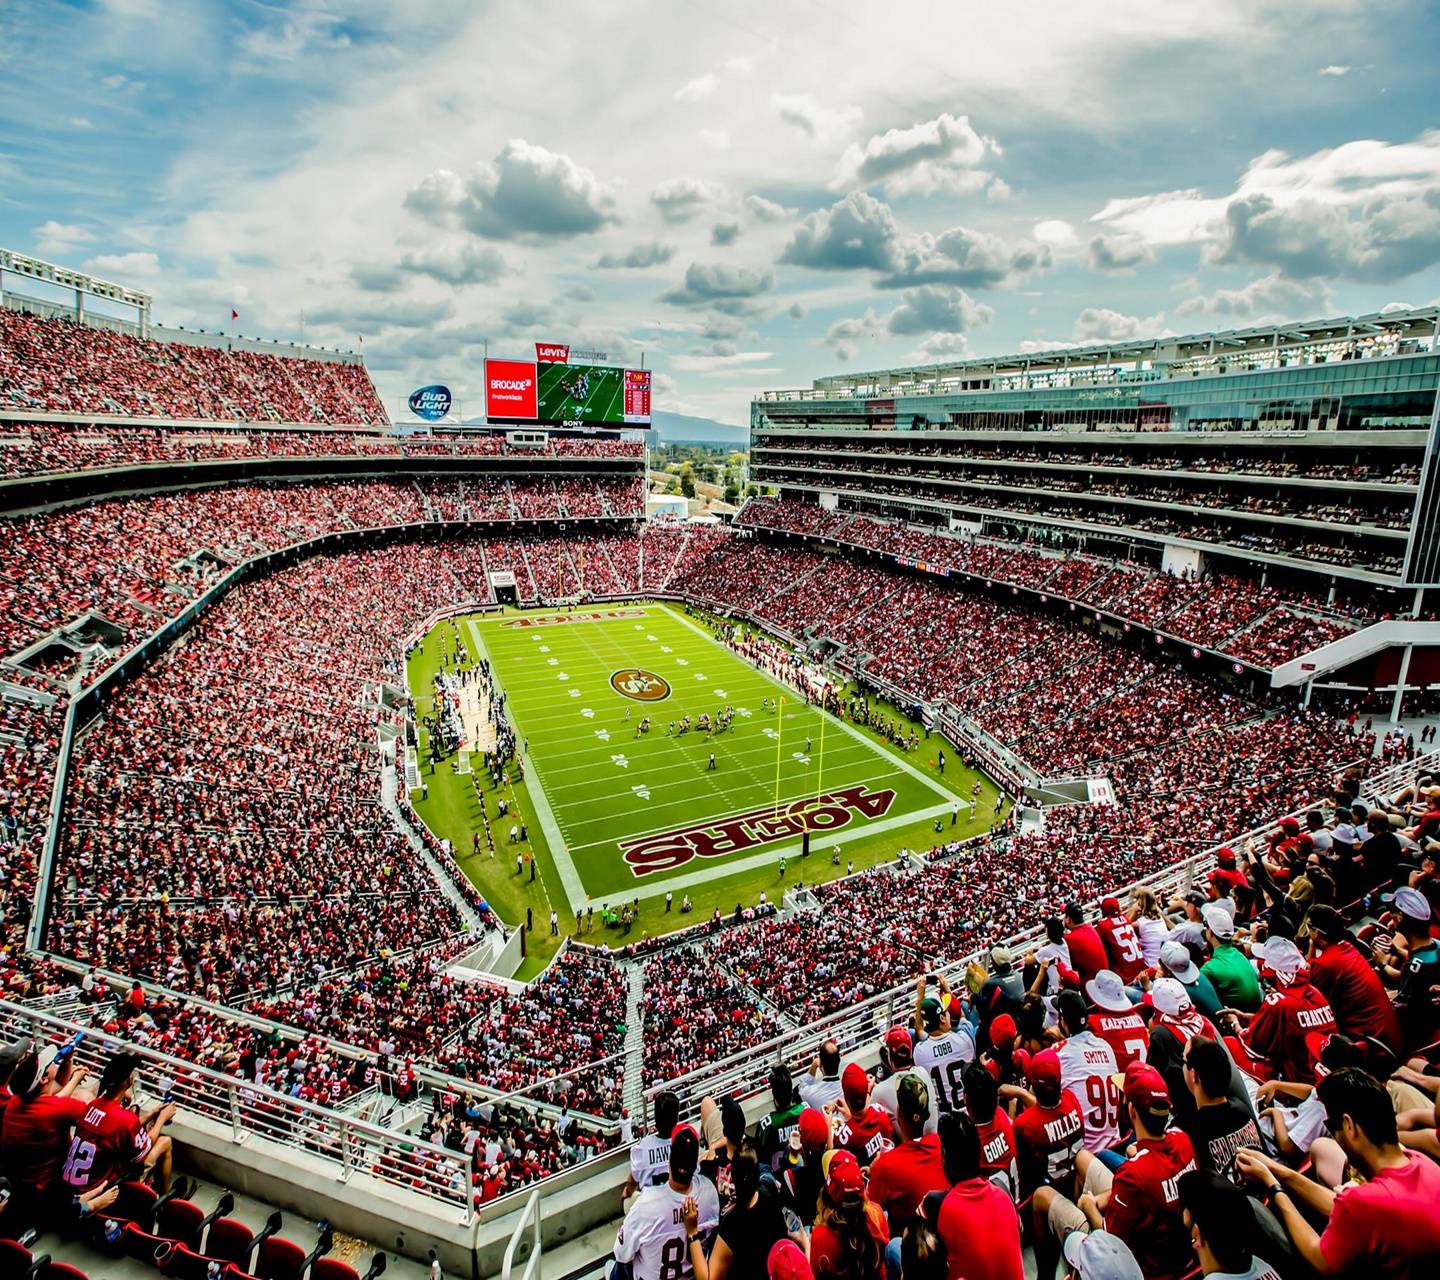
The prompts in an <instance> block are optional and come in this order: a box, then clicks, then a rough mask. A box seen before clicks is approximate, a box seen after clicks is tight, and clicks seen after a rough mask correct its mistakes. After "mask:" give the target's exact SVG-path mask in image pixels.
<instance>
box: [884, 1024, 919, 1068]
mask: <svg viewBox="0 0 1440 1280" xmlns="http://www.w3.org/2000/svg"><path fill="white" fill-rule="evenodd" d="M885 1047H886V1048H887V1049H888V1050H890V1056H891V1057H892V1058H893V1057H894V1056H895V1055H896V1054H897V1053H898V1054H900V1055H901V1056H902V1057H903V1058H904V1059H905V1061H906V1062H909V1061H910V1059H911V1057H912V1055H913V1054H914V1052H915V1042H914V1041H913V1040H911V1038H910V1029H909V1028H908V1027H891V1028H890V1030H889V1031H887V1032H886V1033H885Z"/></svg>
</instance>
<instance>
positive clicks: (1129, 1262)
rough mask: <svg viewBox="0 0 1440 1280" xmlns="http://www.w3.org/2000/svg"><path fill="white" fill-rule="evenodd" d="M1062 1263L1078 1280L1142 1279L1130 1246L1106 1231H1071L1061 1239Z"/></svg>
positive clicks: (1138, 1265) (1142, 1276)
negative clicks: (1063, 1252)
mask: <svg viewBox="0 0 1440 1280" xmlns="http://www.w3.org/2000/svg"><path fill="white" fill-rule="evenodd" d="M1065 1261H1066V1262H1068V1263H1069V1264H1070V1265H1071V1266H1072V1267H1073V1268H1074V1269H1075V1273H1076V1274H1077V1275H1078V1276H1079V1277H1080V1280H1144V1275H1143V1273H1142V1272H1141V1270H1140V1264H1139V1263H1138V1262H1136V1261H1135V1255H1134V1254H1133V1253H1131V1252H1130V1246H1129V1245H1127V1244H1126V1243H1125V1241H1123V1240H1122V1239H1120V1237H1119V1236H1113V1235H1111V1234H1110V1233H1109V1232H1108V1231H1091V1232H1088V1233H1087V1232H1084V1231H1072V1232H1071V1233H1070V1234H1069V1235H1068V1236H1066V1237H1065Z"/></svg>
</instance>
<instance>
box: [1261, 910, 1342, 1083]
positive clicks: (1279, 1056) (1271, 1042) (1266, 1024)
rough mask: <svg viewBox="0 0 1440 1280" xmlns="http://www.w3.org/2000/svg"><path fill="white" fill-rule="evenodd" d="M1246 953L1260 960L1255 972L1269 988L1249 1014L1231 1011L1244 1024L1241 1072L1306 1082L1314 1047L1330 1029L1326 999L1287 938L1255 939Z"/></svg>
mask: <svg viewBox="0 0 1440 1280" xmlns="http://www.w3.org/2000/svg"><path fill="white" fill-rule="evenodd" d="M1250 954H1251V955H1252V956H1254V957H1255V959H1257V960H1259V961H1261V962H1262V965H1263V967H1262V969H1261V975H1262V976H1263V977H1268V978H1270V979H1271V980H1272V981H1273V983H1274V986H1275V989H1274V990H1273V991H1271V992H1270V993H1269V994H1268V995H1267V996H1266V997H1265V998H1264V999H1263V1000H1262V1001H1261V1003H1260V1008H1259V1009H1258V1010H1257V1011H1256V1012H1255V1013H1254V1014H1248V1015H1247V1014H1237V1016H1238V1017H1240V1018H1242V1019H1248V1023H1249V1025H1248V1026H1246V1028H1245V1030H1244V1032H1243V1033H1242V1035H1241V1042H1242V1044H1243V1045H1244V1047H1245V1049H1246V1051H1247V1052H1248V1053H1250V1054H1251V1055H1253V1056H1252V1059H1251V1061H1250V1062H1249V1063H1247V1064H1245V1067H1246V1070H1247V1071H1249V1073H1250V1074H1251V1075H1253V1076H1256V1077H1257V1078H1259V1079H1272V1078H1273V1079H1277V1080H1309V1079H1310V1078H1311V1077H1312V1076H1313V1075H1314V1074H1315V1064H1316V1063H1317V1062H1319V1060H1320V1046H1321V1045H1322V1044H1323V1043H1324V1041H1325V1037H1326V1036H1328V1035H1329V1034H1330V1033H1331V1032H1333V1031H1334V1030H1335V1029H1336V1028H1335V1014H1334V1011H1333V1010H1332V1009H1331V1008H1330V1002H1329V1001H1328V1000H1327V999H1326V998H1325V996H1324V994H1323V993H1322V992H1321V991H1320V990H1319V989H1318V988H1317V987H1314V986H1312V985H1311V984H1310V975H1309V970H1308V968H1307V966H1306V962H1305V957H1304V956H1303V955H1302V954H1301V952H1300V948H1299V947H1297V946H1296V945H1295V944H1294V943H1293V942H1292V941H1291V940H1290V939H1289V938H1271V939H1269V941H1267V942H1263V943H1261V942H1257V943H1256V944H1255V945H1254V946H1252V947H1251V948H1250ZM1255 1057H1258V1058H1261V1059H1263V1060H1264V1064H1263V1065H1262V1063H1260V1062H1256V1061H1255V1060H1254V1058H1255Z"/></svg>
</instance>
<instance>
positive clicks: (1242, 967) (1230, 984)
mask: <svg viewBox="0 0 1440 1280" xmlns="http://www.w3.org/2000/svg"><path fill="white" fill-rule="evenodd" d="M1200 972H1201V973H1203V974H1204V975H1205V976H1206V977H1207V978H1209V979H1210V981H1211V982H1212V983H1214V984H1215V990H1216V991H1218V992H1219V993H1220V999H1221V1000H1223V1001H1224V1002H1225V1005H1226V1007H1227V1008H1230V1009H1243V1010H1245V1011H1246V1012H1247V1013H1253V1012H1254V1011H1255V1010H1256V1009H1258V1008H1259V1007H1260V979H1259V978H1258V977H1256V976H1255V966H1254V965H1252V964H1251V963H1250V961H1249V958H1248V957H1247V956H1246V955H1245V953H1244V952H1243V951H1241V950H1240V948H1239V947H1236V946H1233V945H1232V944H1231V943H1228V942H1222V943H1220V944H1218V945H1217V946H1216V948H1215V954H1214V955H1213V956H1211V957H1210V959H1208V960H1207V961H1206V962H1205V963H1204V964H1203V965H1201V966H1200Z"/></svg>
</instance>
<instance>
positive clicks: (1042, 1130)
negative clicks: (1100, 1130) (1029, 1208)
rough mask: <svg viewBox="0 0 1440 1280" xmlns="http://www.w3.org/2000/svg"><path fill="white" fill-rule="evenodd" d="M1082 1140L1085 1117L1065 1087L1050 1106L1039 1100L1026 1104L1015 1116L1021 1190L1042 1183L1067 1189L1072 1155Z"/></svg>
mask: <svg viewBox="0 0 1440 1280" xmlns="http://www.w3.org/2000/svg"><path fill="white" fill-rule="evenodd" d="M1084 1142H1085V1120H1084V1117H1082V1116H1081V1114H1080V1104H1079V1103H1078V1102H1077V1101H1076V1100H1075V1095H1074V1094H1073V1093H1071V1092H1070V1091H1069V1090H1068V1089H1067V1090H1066V1091H1065V1092H1063V1093H1062V1094H1061V1095H1060V1101H1059V1103H1058V1104H1057V1105H1055V1106H1053V1107H1042V1106H1041V1105H1040V1104H1039V1103H1036V1104H1035V1106H1033V1107H1026V1108H1025V1110H1024V1111H1022V1112H1021V1113H1020V1114H1019V1115H1018V1116H1017V1117H1016V1118H1015V1151H1016V1155H1017V1156H1018V1158H1019V1161H1020V1174H1021V1182H1022V1187H1023V1189H1024V1190H1025V1191H1026V1192H1027V1193H1028V1192H1030V1191H1033V1190H1034V1189H1035V1188H1036V1187H1043V1186H1054V1187H1059V1188H1061V1189H1062V1190H1065V1189H1066V1188H1069V1187H1070V1186H1071V1184H1072V1183H1073V1182H1074V1179H1075V1157H1076V1156H1077V1155H1079V1154H1080V1148H1081V1147H1082V1146H1083V1145H1084ZM1067 1194H1069V1192H1068V1191H1067Z"/></svg>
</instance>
